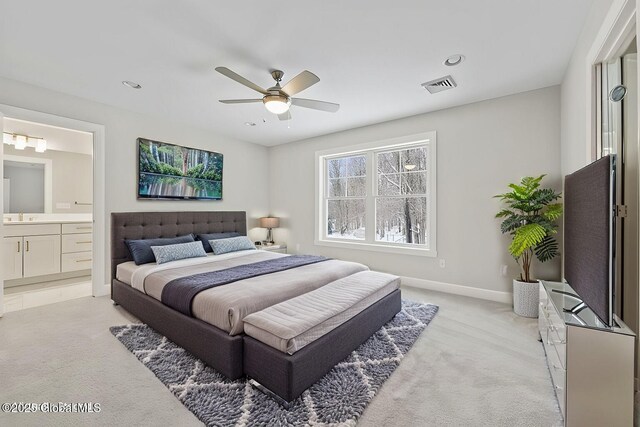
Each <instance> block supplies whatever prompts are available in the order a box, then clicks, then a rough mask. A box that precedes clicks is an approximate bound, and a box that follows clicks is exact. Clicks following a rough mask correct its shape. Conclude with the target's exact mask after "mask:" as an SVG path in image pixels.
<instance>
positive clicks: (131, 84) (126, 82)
mask: <svg viewBox="0 0 640 427" xmlns="http://www.w3.org/2000/svg"><path fill="white" fill-rule="evenodd" d="M122 84H123V85H125V86H127V87H130V88H131V89H142V86H140V85H139V84H138V83H135V82H132V81H129V80H123V81H122Z"/></svg>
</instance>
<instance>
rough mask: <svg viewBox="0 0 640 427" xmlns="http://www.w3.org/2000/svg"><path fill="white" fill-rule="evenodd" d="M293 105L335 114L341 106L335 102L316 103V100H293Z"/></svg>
mask: <svg viewBox="0 0 640 427" xmlns="http://www.w3.org/2000/svg"><path fill="white" fill-rule="evenodd" d="M291 104H292V105H297V106H298V107H304V108H312V109H314V110H320V111H327V112H329V113H335V112H336V111H338V110H339V109H340V104H334V103H333V102H325V101H316V100H315V99H304V98H291Z"/></svg>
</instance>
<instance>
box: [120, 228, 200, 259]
mask: <svg viewBox="0 0 640 427" xmlns="http://www.w3.org/2000/svg"><path fill="white" fill-rule="evenodd" d="M194 241H195V239H194V238H193V234H185V235H184V236H178V237H166V238H159V239H140V240H125V241H124V242H125V243H126V245H127V247H128V248H129V252H131V257H132V258H133V262H135V263H136V265H140V264H148V263H150V262H155V261H156V258H155V256H153V251H152V250H151V246H165V245H175V244H178V243H187V242H194Z"/></svg>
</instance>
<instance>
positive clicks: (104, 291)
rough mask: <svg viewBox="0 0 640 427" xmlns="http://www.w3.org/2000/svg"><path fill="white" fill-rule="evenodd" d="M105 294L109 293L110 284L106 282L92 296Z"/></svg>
mask: <svg viewBox="0 0 640 427" xmlns="http://www.w3.org/2000/svg"><path fill="white" fill-rule="evenodd" d="M105 295H111V286H110V285H109V284H108V283H107V284H106V285H102V287H101V288H100V289H99V290H98V292H95V293H94V294H93V296H94V297H103V296H105Z"/></svg>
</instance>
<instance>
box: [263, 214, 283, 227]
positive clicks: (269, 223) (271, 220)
mask: <svg viewBox="0 0 640 427" xmlns="http://www.w3.org/2000/svg"><path fill="white" fill-rule="evenodd" d="M260 227H262V228H278V227H280V218H275V217H271V216H268V217H264V218H260Z"/></svg>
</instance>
